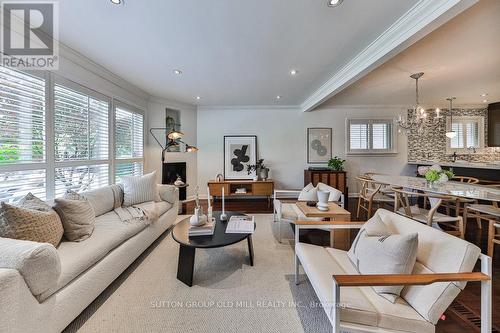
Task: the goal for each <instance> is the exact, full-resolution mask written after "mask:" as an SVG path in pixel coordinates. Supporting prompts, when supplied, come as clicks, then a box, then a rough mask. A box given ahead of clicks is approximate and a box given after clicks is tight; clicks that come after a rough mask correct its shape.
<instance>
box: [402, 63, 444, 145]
mask: <svg viewBox="0 0 500 333" xmlns="http://www.w3.org/2000/svg"><path fill="white" fill-rule="evenodd" d="M423 75H424V73H423V72H420V73H415V74H412V75H410V77H411V78H412V79H414V80H415V102H416V104H415V105H414V106H412V107H411V109H409V110H408V112H407V114H406V116H403V115H401V114H400V115H399V117H398V119H397V120H396V122H397V124H398V126H399V130H398V132H399V133H402V132H404V133H405V134H407V135H408V134H410V132H411V131H412V130H416V131H417V133H418V134H422V133H423V131H424V127H425V125H426V124H427V125H433V126H437V125H438V124H439V121H440V120H441V119H442V118H443V116H442V115H441V110H440V109H439V108H436V110H435V112H436V115H435V117H434V118H433V119H432V120H430V121H429V119H428V115H429V114H428V111H427V110H426V109H425V108H424V107H423V106H422V105H420V101H419V97H420V96H419V90H418V80H419V79H420V78H421V77H422V76H423Z"/></svg>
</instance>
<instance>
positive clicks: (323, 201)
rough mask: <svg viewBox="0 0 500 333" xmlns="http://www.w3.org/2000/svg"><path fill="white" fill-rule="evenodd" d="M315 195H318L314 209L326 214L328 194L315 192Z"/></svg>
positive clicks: (326, 192)
mask: <svg viewBox="0 0 500 333" xmlns="http://www.w3.org/2000/svg"><path fill="white" fill-rule="evenodd" d="M317 194H318V203H317V204H316V208H318V209H319V210H321V211H323V212H326V211H327V210H328V197H329V196H330V192H328V191H317Z"/></svg>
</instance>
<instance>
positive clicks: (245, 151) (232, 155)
mask: <svg viewBox="0 0 500 333" xmlns="http://www.w3.org/2000/svg"><path fill="white" fill-rule="evenodd" d="M255 164H257V136H256V135H225V136H224V178H225V179H253V178H254V177H255V176H257V174H256V172H251V173H248V172H245V171H246V169H247V166H248V165H255Z"/></svg>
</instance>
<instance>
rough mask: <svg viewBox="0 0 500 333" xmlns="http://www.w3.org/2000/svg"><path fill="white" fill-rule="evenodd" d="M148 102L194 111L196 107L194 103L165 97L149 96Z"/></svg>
mask: <svg viewBox="0 0 500 333" xmlns="http://www.w3.org/2000/svg"><path fill="white" fill-rule="evenodd" d="M148 102H149V103H157V104H163V105H164V106H166V107H168V108H172V109H184V110H185V109H190V110H193V111H196V109H197V107H196V105H195V104H189V103H183V102H178V101H174V100H171V99H168V98H165V97H159V96H150V97H149V99H148Z"/></svg>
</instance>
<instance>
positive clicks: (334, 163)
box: [328, 156, 345, 171]
mask: <svg viewBox="0 0 500 333" xmlns="http://www.w3.org/2000/svg"><path fill="white" fill-rule="evenodd" d="M344 163H345V160H343V159H341V158H340V157H338V156H334V157H333V158H331V159H330V160H329V161H328V167H329V168H330V169H332V170H334V171H344Z"/></svg>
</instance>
